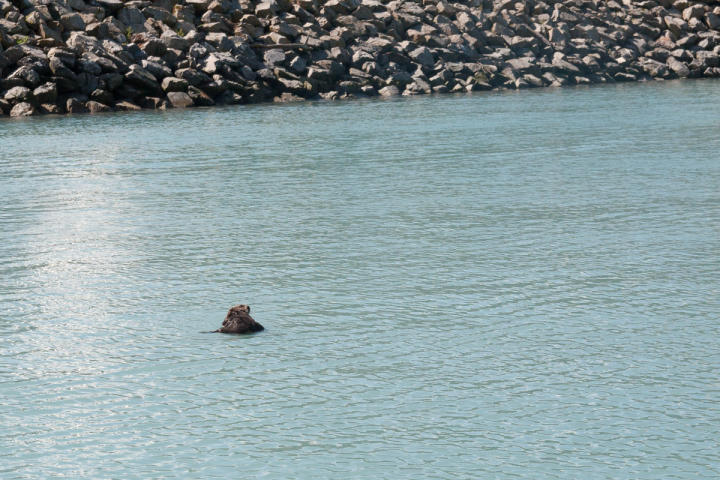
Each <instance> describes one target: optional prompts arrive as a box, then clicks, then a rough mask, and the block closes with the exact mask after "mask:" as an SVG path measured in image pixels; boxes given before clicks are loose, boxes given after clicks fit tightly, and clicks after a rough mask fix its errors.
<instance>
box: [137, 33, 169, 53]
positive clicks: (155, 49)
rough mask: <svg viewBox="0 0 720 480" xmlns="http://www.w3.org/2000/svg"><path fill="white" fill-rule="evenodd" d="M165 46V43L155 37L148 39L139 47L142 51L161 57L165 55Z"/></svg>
mask: <svg viewBox="0 0 720 480" xmlns="http://www.w3.org/2000/svg"><path fill="white" fill-rule="evenodd" d="M167 48H168V47H167V45H166V44H165V43H164V42H163V41H162V40H161V39H159V38H155V37H153V38H151V39H149V40H148V41H147V42H145V43H144V44H143V45H142V47H141V49H142V51H143V52H145V53H146V54H147V55H151V56H154V57H162V56H163V55H165V52H166V51H167Z"/></svg>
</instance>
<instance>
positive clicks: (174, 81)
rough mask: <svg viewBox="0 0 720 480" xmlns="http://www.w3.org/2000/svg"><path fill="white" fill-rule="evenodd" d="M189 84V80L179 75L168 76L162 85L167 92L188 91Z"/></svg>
mask: <svg viewBox="0 0 720 480" xmlns="http://www.w3.org/2000/svg"><path fill="white" fill-rule="evenodd" d="M188 86H189V84H188V82H187V80H185V79H183V78H177V77H166V78H164V79H163V81H162V85H161V87H162V89H163V91H165V92H187V89H188Z"/></svg>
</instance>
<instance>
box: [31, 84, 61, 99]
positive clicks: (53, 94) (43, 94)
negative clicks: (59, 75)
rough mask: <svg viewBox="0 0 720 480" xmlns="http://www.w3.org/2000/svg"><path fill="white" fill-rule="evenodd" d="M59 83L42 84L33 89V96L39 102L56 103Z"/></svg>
mask: <svg viewBox="0 0 720 480" xmlns="http://www.w3.org/2000/svg"><path fill="white" fill-rule="evenodd" d="M57 95H58V92H57V85H55V84H54V83H53V82H48V83H44V84H42V85H40V86H39V87H37V88H36V89H35V90H33V96H34V97H35V100H36V101H37V103H40V104H42V103H55V101H56V100H57Z"/></svg>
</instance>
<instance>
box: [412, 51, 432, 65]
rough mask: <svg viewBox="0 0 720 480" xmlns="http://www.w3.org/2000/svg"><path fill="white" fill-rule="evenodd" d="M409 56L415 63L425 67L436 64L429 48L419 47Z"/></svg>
mask: <svg viewBox="0 0 720 480" xmlns="http://www.w3.org/2000/svg"><path fill="white" fill-rule="evenodd" d="M409 55H410V58H412V59H413V60H414V61H415V62H417V63H419V64H421V65H423V66H427V67H432V66H433V65H434V64H435V58H434V57H433V54H432V53H431V52H430V50H429V49H428V48H427V47H418V48H416V49H415V50H413V51H411V52H410V54H409Z"/></svg>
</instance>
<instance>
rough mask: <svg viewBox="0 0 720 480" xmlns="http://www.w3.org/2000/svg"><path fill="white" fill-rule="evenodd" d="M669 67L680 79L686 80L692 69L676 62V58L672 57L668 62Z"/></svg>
mask: <svg viewBox="0 0 720 480" xmlns="http://www.w3.org/2000/svg"><path fill="white" fill-rule="evenodd" d="M667 65H668V67H670V70H672V71H673V72H675V74H676V75H677V76H678V77H680V78H685V77H687V76H689V75H690V68H688V66H687V65H686V64H684V63H683V62H681V61H679V60H676V59H675V58H674V57H670V58H668V60H667Z"/></svg>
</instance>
